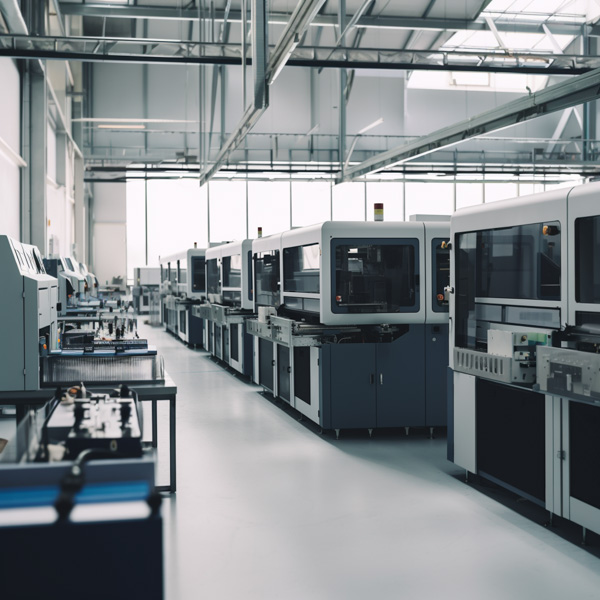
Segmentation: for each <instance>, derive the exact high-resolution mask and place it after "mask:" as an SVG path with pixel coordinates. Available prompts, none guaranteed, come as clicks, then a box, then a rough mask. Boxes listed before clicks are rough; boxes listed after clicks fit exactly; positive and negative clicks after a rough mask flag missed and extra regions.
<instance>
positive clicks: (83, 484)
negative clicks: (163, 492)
mask: <svg viewBox="0 0 600 600" xmlns="http://www.w3.org/2000/svg"><path fill="white" fill-rule="evenodd" d="M63 260H64V259H61V260H60V268H61V270H60V272H59V271H57V274H58V275H59V277H58V278H57V277H54V276H52V275H50V274H49V273H48V272H47V269H46V267H45V264H44V260H43V259H42V257H41V255H40V253H39V251H38V249H37V248H36V247H35V246H32V245H28V244H23V243H20V242H18V241H16V240H14V239H12V238H10V237H8V236H5V235H0V278H1V280H2V293H1V294H0V332H1V334H2V337H3V339H4V340H5V341H6V343H5V344H4V350H3V353H2V361H1V362H0V395H1V403H2V405H4V406H7V405H9V406H16V407H17V414H16V422H15V424H14V432H15V433H14V435H12V436H11V437H10V438H9V439H3V440H2V443H1V444H0V535H1V536H2V540H3V542H4V543H5V545H6V547H8V548H10V552H8V553H5V554H6V556H3V559H2V566H3V572H4V573H6V577H5V578H4V580H3V589H4V590H5V591H6V594H7V596H8V597H11V598H12V597H15V598H39V597H42V596H47V597H68V596H70V595H72V594H73V589H77V590H78V594H79V595H81V596H84V597H89V598H100V597H106V596H108V595H111V596H116V597H124V595H127V596H128V597H129V596H130V595H131V594H134V595H135V594H136V593H143V594H144V596H146V597H149V598H162V597H163V580H162V521H161V517H160V511H159V506H160V497H159V496H158V495H157V494H156V490H155V480H154V478H155V456H154V451H153V450H152V449H150V448H149V447H148V446H147V445H143V444H142V433H143V426H142V411H141V409H140V405H139V401H138V397H137V394H136V393H135V392H134V391H133V389H132V388H130V387H129V385H132V384H138V383H139V384H149V383H156V382H158V381H163V382H164V372H163V367H162V360H161V358H160V357H158V356H157V355H156V352H155V351H152V350H151V349H149V348H147V347H146V348H132V347H131V346H130V345H128V344H127V343H126V341H127V338H128V336H129V338H131V339H133V337H134V333H133V330H134V327H133V323H132V322H131V320H130V317H129V316H127V315H126V314H125V313H119V314H116V313H111V316H110V317H108V316H104V315H100V316H98V315H96V316H95V317H90V316H89V315H85V316H83V317H81V316H79V315H77V314H73V313H72V314H67V315H63V316H62V317H59V316H58V312H59V310H61V311H62V310H63V309H64V306H65V305H61V297H62V298H63V299H64V298H65V296H64V295H62V292H61V287H62V286H64V288H63V289H66V290H67V292H71V295H72V296H76V294H78V293H80V292H81V289H79V291H78V289H77V287H76V286H75V285H74V284H75V282H79V281H80V279H79V277H76V275H79V276H80V277H83V275H82V273H81V271H79V270H75V265H74V264H69V263H68V262H67V261H66V260H65V261H64V263H63ZM48 264H49V267H51V265H52V263H48ZM54 264H55V265H57V268H58V262H57V263H54ZM71 267H73V270H71ZM61 273H62V274H63V275H61ZM67 282H69V283H70V285H71V286H72V288H73V289H72V290H71V288H69V287H68V286H67V285H66V283H67ZM87 291H88V290H85V286H83V293H86V292H87ZM68 296H69V294H68V293H67V295H66V305H67V306H69V307H70V308H77V305H76V304H75V303H73V302H72V300H71V298H69V297H68ZM78 300H85V299H82V298H81V295H80V296H79V298H78ZM71 319H75V320H78V319H84V320H86V319H99V322H98V326H97V328H96V327H95V326H94V327H91V326H88V327H86V328H81V329H79V330H77V329H75V328H72V327H67V326H68V325H69V321H70V320H71ZM111 330H112V331H111ZM138 343H139V340H138ZM81 382H85V384H83V383H81ZM120 384H122V385H120ZM107 388H108V389H107ZM10 414H11V413H10V412H8V413H7V415H9V417H8V418H12V417H10ZM6 418H7V416H6V415H4V414H3V415H2V419H6ZM4 429H5V430H6V429H7V428H6V427H5V428H4ZM116 541H117V543H116V544H115V542H116ZM74 548H76V549H78V550H79V551H78V552H73V549H74ZM106 548H111V551H110V552H108V553H107V552H106ZM133 556H136V557H138V558H139V560H138V559H137V558H136V560H132V557H133ZM65 557H68V558H65ZM32 564H33V565H35V577H34V578H31V565H32ZM98 564H103V565H104V567H105V570H106V572H107V573H109V575H108V576H106V577H103V578H101V579H102V581H99V580H98V578H97V576H96V575H97V565H98ZM9 574H10V575H9Z"/></svg>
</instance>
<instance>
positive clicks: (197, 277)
mask: <svg viewBox="0 0 600 600" xmlns="http://www.w3.org/2000/svg"><path fill="white" fill-rule="evenodd" d="M191 266H192V292H204V291H206V281H205V264H204V257H202V256H192V265H191Z"/></svg>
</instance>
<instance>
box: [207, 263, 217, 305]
mask: <svg viewBox="0 0 600 600" xmlns="http://www.w3.org/2000/svg"><path fill="white" fill-rule="evenodd" d="M219 283H220V282H219V264H218V261H217V259H216V258H213V259H211V260H207V261H206V287H207V290H206V291H207V292H208V293H209V294H216V295H218V294H220V285H219ZM212 301H213V302H214V298H213V299H212Z"/></svg>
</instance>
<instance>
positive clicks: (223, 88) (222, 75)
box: [219, 65, 227, 147]
mask: <svg viewBox="0 0 600 600" xmlns="http://www.w3.org/2000/svg"><path fill="white" fill-rule="evenodd" d="M225 73H226V71H225V67H224V66H222V65H221V66H220V67H219V77H220V82H221V92H220V100H221V115H220V116H221V136H220V137H221V143H220V146H221V147H222V146H223V144H225V140H226V139H227V138H226V136H225V113H226V110H227V108H226V105H225V92H226V88H227V85H226V82H225Z"/></svg>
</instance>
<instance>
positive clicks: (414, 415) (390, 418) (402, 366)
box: [375, 326, 426, 427]
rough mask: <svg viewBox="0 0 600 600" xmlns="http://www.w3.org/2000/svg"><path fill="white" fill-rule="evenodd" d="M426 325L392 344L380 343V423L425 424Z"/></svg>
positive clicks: (377, 379)
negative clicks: (423, 331)
mask: <svg viewBox="0 0 600 600" xmlns="http://www.w3.org/2000/svg"><path fill="white" fill-rule="evenodd" d="M422 329H423V328H422V327H421V326H417V327H413V328H411V329H410V330H409V331H408V333H406V334H405V335H403V336H402V337H400V338H398V339H397V340H395V341H394V342H392V343H389V344H376V345H375V349H376V359H377V362H376V384H377V427H422V426H424V425H425V424H426V419H425V413H426V410H425V409H426V405H425V402H423V399H424V398H425V348H424V339H423V335H422Z"/></svg>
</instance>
